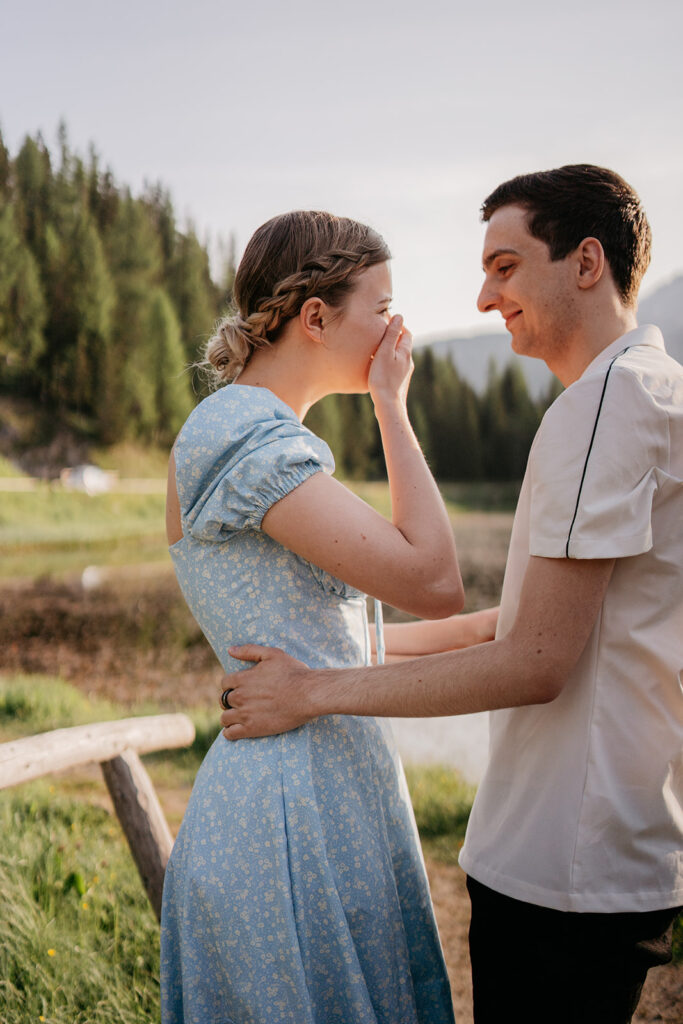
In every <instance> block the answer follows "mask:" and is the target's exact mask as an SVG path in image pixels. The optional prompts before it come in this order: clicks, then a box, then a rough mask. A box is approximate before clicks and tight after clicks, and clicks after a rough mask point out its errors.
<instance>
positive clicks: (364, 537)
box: [262, 318, 463, 618]
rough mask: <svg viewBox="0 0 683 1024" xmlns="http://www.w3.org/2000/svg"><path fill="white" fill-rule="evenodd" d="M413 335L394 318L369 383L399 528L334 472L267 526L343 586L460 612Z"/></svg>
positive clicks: (425, 611) (306, 486) (440, 611)
mask: <svg viewBox="0 0 683 1024" xmlns="http://www.w3.org/2000/svg"><path fill="white" fill-rule="evenodd" d="M411 347H412V337H411V335H410V333H409V332H408V331H404V330H402V325H401V321H400V319H399V318H394V319H393V320H392V321H391V322H390V324H389V326H388V327H387V330H386V332H385V334H384V337H383V339H382V341H381V343H380V345H379V348H378V349H377V351H376V353H375V356H374V359H373V362H372V367H371V370H370V376H369V386H370V394H371V396H372V399H373V402H374V405H375V413H376V415H377V420H378V422H379V426H380V431H381V435H382V443H383V446H384V453H385V458H386V463H387V473H388V477H389V488H390V492H391V505H392V516H391V522H389V521H388V520H387V519H384V517H383V516H381V515H379V513H377V512H375V510H374V509H372V508H371V507H370V506H369V505H367V504H366V503H365V502H364V501H362V500H361V499H360V498H358V497H357V496H356V495H354V494H353V493H352V492H351V491H349V490H348V489H347V488H346V487H344V486H343V485H342V484H340V483H339V482H338V481H337V480H335V479H334V478H332V477H330V476H328V475H327V474H325V473H316V474H315V475H314V476H312V477H310V478H309V479H308V480H306V481H305V482H304V483H303V484H301V485H300V486H299V487H297V488H295V489H294V490H293V491H291V492H290V493H289V494H288V495H286V496H285V497H284V498H282V499H281V500H280V501H278V502H277V503H276V504H275V505H273V506H272V507H271V508H270V509H269V510H268V512H267V513H266V515H265V516H264V518H263V522H262V529H263V530H264V532H265V533H267V534H269V535H270V536H271V537H273V538H274V540H276V541H278V542H279V543H280V544H282V545H284V547H286V548H289V549H290V550H291V551H294V552H296V554H298V555H301V556H302V557H303V558H306V559H307V560H308V561H310V562H313V564H314V565H317V566H320V568H322V569H325V570H327V571H328V572H331V573H333V574H334V575H335V576H338V577H339V578H340V579H342V580H344V581H345V582H346V583H349V584H350V585H351V586H354V587H357V588H358V589H360V590H363V591H365V592H366V593H369V594H372V595H373V596H375V597H378V598H380V600H382V601H386V602H387V603H388V604H392V605H393V606H394V607H395V608H401V609H403V610H405V611H409V612H412V613H413V614H415V615H421V616H426V617H428V618H440V617H442V616H445V615H450V614H452V613H454V612H457V611H459V610H460V609H461V608H462V604H463V588H462V581H461V578H460V570H459V568H458V562H457V557H456V552H455V542H454V539H453V531H452V529H451V525H450V522H449V519H448V513H447V512H446V508H445V506H444V504H443V501H442V499H441V495H440V494H439V491H438V488H437V486H436V483H435V482H434V479H433V477H432V475H431V473H430V471H429V468H428V466H427V464H426V462H425V460H424V456H423V455H422V451H421V450H420V446H419V444H418V442H417V439H416V437H415V434H414V433H413V430H412V428H411V426H410V422H409V420H408V414H407V410H406V396H407V391H408V382H409V380H410V376H411V373H412V358H411Z"/></svg>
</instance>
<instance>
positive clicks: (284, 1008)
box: [162, 212, 463, 1024]
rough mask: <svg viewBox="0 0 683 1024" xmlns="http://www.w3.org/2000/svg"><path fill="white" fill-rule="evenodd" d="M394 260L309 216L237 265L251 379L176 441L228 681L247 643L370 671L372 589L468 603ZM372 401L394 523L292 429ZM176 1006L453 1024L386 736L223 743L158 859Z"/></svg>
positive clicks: (346, 726)
mask: <svg viewBox="0 0 683 1024" xmlns="http://www.w3.org/2000/svg"><path fill="white" fill-rule="evenodd" d="M388 260H389V251H388V249H387V247H386V245H385V243H384V242H383V240H382V239H381V238H380V237H379V236H378V235H377V234H376V233H375V232H374V231H372V230H371V229H370V228H368V227H365V226H364V225H361V224H357V223H356V222H354V221H350V220H346V219H343V218H337V217H333V216H331V215H329V214H326V213H309V212H296V213H291V214H286V215H284V216H281V217H276V218H274V219H273V220H271V221H269V222H268V223H266V224H264V225H263V226H262V227H261V228H259V230H258V231H257V232H256V233H255V235H254V236H253V238H252V239H251V241H250V242H249V245H248V246H247V249H246V252H245V254H244V258H243V259H242V261H241V263H240V267H239V270H238V272H237V277H236V281H235V299H236V305H237V310H238V312H237V313H236V314H235V315H234V316H231V317H228V318H227V319H226V320H224V321H223V322H222V324H221V325H220V328H219V330H218V332H217V334H216V336H215V337H214V338H213V339H212V340H211V341H210V342H209V345H208V347H207V356H208V359H209V360H210V362H211V364H212V365H213V366H214V367H215V369H216V370H217V372H218V374H219V376H220V377H221V379H222V380H224V381H230V380H233V381H234V380H235V378H238V379H237V382H236V383H232V384H231V385H230V386H229V387H227V388H223V389H221V390H219V391H217V392H216V393H214V394H213V395H211V396H210V397H209V398H207V399H205V400H204V401H203V402H202V403H200V405H199V406H198V407H197V409H195V411H194V412H193V413H192V414H191V416H190V417H189V419H188V421H187V423H186V424H185V426H184V427H183V429H182V431H181V432H180V435H179V437H178V440H177V441H176V444H175V447H174V452H173V454H172V457H171V462H170V467H169V499H168V508H167V527H168V535H169V543H170V544H171V554H172V558H173V562H174V565H175V569H176V573H177V576H178V580H179V582H180V585H181V588H182V590H183V593H184V595H185V597H186V599H187V602H188V604H189V606H190V608H191V610H192V612H193V614H194V615H195V617H196V619H197V621H198V622H199V624H200V626H201V627H202V630H203V631H204V633H205V634H206V636H207V637H208V639H209V641H210V642H211V644H212V646H213V648H214V650H215V651H216V654H217V655H218V657H219V659H220V661H221V663H222V665H223V667H224V669H225V670H226V672H231V671H237V670H238V669H240V668H242V667H245V666H244V663H242V662H236V661H234V660H233V659H231V658H230V656H229V654H228V652H227V649H228V647H229V646H230V645H231V644H234V643H249V642H254V643H262V644H271V645H272V644H274V645H278V646H281V647H283V648H284V649H286V650H287V651H288V652H289V653H291V654H293V655H295V656H296V657H298V658H300V659H301V660H303V661H305V662H307V663H308V664H311V665H317V666H328V665H340V666H341V665H354V664H360V663H365V662H367V661H368V660H369V658H370V635H369V629H368V624H367V617H366V610H365V593H367V592H369V593H372V594H373V595H375V596H376V597H378V598H380V599H382V600H385V601H388V602H389V603H391V604H392V605H395V606H397V607H399V608H404V609H406V610H408V611H410V612H413V613H415V614H417V615H422V616H431V617H434V618H439V617H445V616H448V615H450V614H452V613H454V612H457V611H459V610H460V608H461V607H462V600H463V596H462V584H461V581H460V574H459V570H458V565H457V560H456V554H455V547H454V542H453V535H452V530H451V528H450V524H449V521H448V516H447V513H446V511H445V508H444V506H443V503H442V501H441V498H440V496H439V493H438V490H437V488H436V485H435V483H434V481H433V479H432V477H431V475H430V473H429V470H428V468H427V466H426V464H425V461H424V459H423V457H422V454H421V452H420V448H419V446H418V444H417V441H416V440H415V437H414V434H413V432H412V430H411V427H410V424H409V422H408V417H407V413H406V393H407V387H408V381H409V378H410V374H411V371H412V361H411V354H410V353H411V336H410V334H409V332H408V331H407V330H405V329H404V328H403V326H402V322H401V319H400V318H399V317H394V318H390V316H389V304H390V301H391V276H390V271H389V264H388ZM368 390H369V391H370V394H371V396H372V399H373V402H374V406H375V412H376V415H377V419H378V422H379V426H380V430H381V435H382V443H383V446H384V452H385V457H386V463H387V472H388V477H389V485H390V489H391V499H392V521H391V522H389V521H387V520H385V519H384V518H383V517H381V516H380V515H378V514H377V513H376V512H374V511H373V509H371V508H370V507H369V506H367V505H366V504H365V503H364V502H362V501H360V500H359V499H358V498H357V497H355V496H354V495H353V494H352V493H351V492H350V491H349V490H347V489H346V488H345V487H343V486H342V485H341V484H340V483H338V482H337V481H336V480H334V478H333V477H332V476H331V472H332V470H333V460H332V456H331V453H330V451H329V449H328V447H327V446H326V445H325V444H324V442H322V441H321V440H320V439H319V438H317V437H316V436H315V435H313V434H312V433H311V432H310V431H309V430H307V429H306V427H304V426H303V425H302V422H301V421H302V420H303V418H304V416H305V415H306V412H307V411H308V409H309V408H310V406H311V405H313V403H314V402H316V401H318V400H319V399H320V398H322V397H323V396H324V395H327V394H331V393H333V392H347V393H348V392H367V391H368ZM453 631H454V633H455V632H457V629H456V627H453ZM456 642H457V641H456ZM162 1005H163V1020H164V1022H165V1024H172V1022H173V1024H176V1022H181V1021H182V1022H184V1024H190V1022H197V1024H210V1022H216V1024H218V1022H221V1024H224V1022H225V1024H227V1022H234V1024H247V1022H259V1024H278V1022H280V1021H291V1022H294V1024H307V1022H310V1024H313V1022H316V1024H331V1022H335V1021H338V1022H340V1024H379V1022H382V1024H398V1022H401V1024H411V1022H420V1024H441V1022H450V1021H452V1020H453V1016H452V1007H451V1000H450V991H449V985H448V979H447V976H446V972H445V967H444V963H443V957H442V954H441V949H440V946H439V940H438V935H437V931H436V927H435V922H434V918H433V912H432V907H431V903H430V898H429V891H428V887H427V881H426V877H425V873H424V867H423V863H422V859H421V854H420V849H419V844H418V840H417V836H416V831H415V825H414V820H413V816H412V811H411V807H410V802H409V798H408V793H407V790H406V786H405V780H404V777H403V773H402V769H401V766H400V762H399V760H398V757H397V755H396V752H395V749H394V744H393V740H392V737H391V733H390V727H389V726H388V725H387V724H385V723H382V722H379V721H375V720H372V719H362V718H341V717H330V718H323V719H320V720H318V721H316V722H313V723H311V724H310V725H307V726H305V727H303V728H301V729H298V730H295V731H294V732H291V733H288V734H286V735H282V736H274V737H267V738H264V739H259V740H249V741H245V742H243V743H237V744H231V743H228V742H227V741H226V740H225V739H224V738H223V736H222V735H220V734H219V736H218V737H217V739H216V741H215V743H214V745H213V746H212V748H211V750H210V751H209V753H208V754H207V757H206V759H205V761H204V763H203V765H202V767H201V768H200V770H199V773H198V775H197V779H196V782H195V786H194V789H193V792H192V796H191V799H190V802H189V805H188V808H187V812H186V815H185V818H184V821H183V824H182V827H181V829H180V833H179V835H178V839H177V841H176V844H175V847H174V850H173V854H172V857H171V860H170V862H169V865H168V869H167V874H166V883H165V888H164V905H163V917H162Z"/></svg>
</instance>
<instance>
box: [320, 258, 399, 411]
mask: <svg viewBox="0 0 683 1024" xmlns="http://www.w3.org/2000/svg"><path fill="white" fill-rule="evenodd" d="M390 305H391V270H390V268H389V264H388V262H387V263H376V264H375V265H374V266H373V267H368V269H367V270H363V271H361V273H360V274H359V275H358V277H357V279H356V283H355V286H354V288H353V290H352V292H351V294H350V295H349V297H348V299H347V300H346V304H345V306H344V308H343V310H342V312H341V313H340V314H339V315H338V316H334V317H333V318H332V319H331V320H330V322H329V324H325V325H324V344H325V348H326V349H327V350H328V352H329V353H330V354H331V355H332V357H333V361H334V371H335V390H336V391H339V392H344V393H350V392H351V393H359V392H365V391H367V390H368V373H369V372H370V362H371V360H372V357H373V355H374V354H375V352H376V351H377V346H378V345H379V343H380V341H381V340H382V337H383V335H384V332H385V330H386V327H387V324H388V323H389V320H390V319H391V314H390V313H389V307H390Z"/></svg>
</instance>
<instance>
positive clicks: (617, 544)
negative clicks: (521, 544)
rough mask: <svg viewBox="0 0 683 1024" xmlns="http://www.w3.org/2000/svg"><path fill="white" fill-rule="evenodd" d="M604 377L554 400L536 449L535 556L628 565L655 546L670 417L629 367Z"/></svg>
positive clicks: (583, 382) (592, 378) (531, 468)
mask: <svg viewBox="0 0 683 1024" xmlns="http://www.w3.org/2000/svg"><path fill="white" fill-rule="evenodd" d="M600 371H601V372H599V373H595V372H593V373H591V374H590V376H589V377H588V378H587V379H585V380H584V379H583V378H580V379H579V380H578V381H576V382H575V383H574V384H572V385H571V386H570V387H569V388H567V390H566V391H565V392H564V393H563V394H562V395H560V396H559V398H558V399H556V401H555V403H554V404H553V405H552V406H551V407H550V409H549V410H548V412H547V413H546V415H545V417H544V419H543V422H542V424H541V427H540V428H539V432H538V434H537V436H536V439H535V441H534V444H533V446H532V449H531V452H530V455H529V467H528V472H529V474H530V478H531V489H530V491H531V493H530V525H529V551H530V554H532V555H540V556H544V557H547V558H623V557H628V556H630V555H639V554H642V553H643V552H645V551H648V550H649V549H650V548H651V547H652V526H651V516H652V504H653V500H654V496H655V493H656V491H657V486H658V477H659V469H660V468H661V467H662V466H666V465H667V462H668V430H667V424H666V417H665V415H664V414H663V413H662V411H661V410H660V409H658V407H657V404H656V403H655V402H654V401H653V399H652V396H651V395H650V394H649V393H648V391H647V390H646V388H645V387H644V386H643V384H642V381H640V380H639V379H638V376H637V375H636V374H634V373H632V372H631V371H630V370H629V368H628V367H621V366H620V365H619V363H616V362H615V363H614V365H613V366H612V368H611V372H610V373H609V376H607V372H608V367H607V366H604V365H603V366H602V367H600Z"/></svg>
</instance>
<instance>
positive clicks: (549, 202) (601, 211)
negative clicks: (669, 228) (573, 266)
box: [481, 164, 652, 306]
mask: <svg viewBox="0 0 683 1024" xmlns="http://www.w3.org/2000/svg"><path fill="white" fill-rule="evenodd" d="M511 205H515V206H522V207H524V208H525V209H526V210H527V211H528V217H527V227H528V229H529V231H530V233H531V234H532V235H533V236H534V238H538V239H539V240H540V241H541V242H545V244H546V245H547V246H548V249H549V250H550V258H551V260H561V259H564V257H565V256H568V255H569V253H570V252H573V251H574V249H576V248H578V246H579V245H580V244H581V242H582V241H583V239H584V238H597V239H598V241H599V242H601V244H602V247H603V249H604V251H605V258H606V260H607V262H608V264H609V267H610V270H611V272H612V277H613V278H614V283H615V284H616V286H617V289H618V291H619V295H620V296H621V300H622V302H623V303H624V305H625V306H632V305H634V303H635V300H636V296H637V294H638V289H639V287H640V282H641V281H642V279H643V274H644V273H645V271H646V270H647V268H648V266H649V263H650V246H651V242H652V234H651V232H650V225H649V224H648V222H647V217H646V216H645V211H644V210H643V208H642V206H641V205H640V199H639V198H638V196H637V195H636V193H635V192H634V190H633V189H632V188H631V186H630V185H629V184H628V183H627V182H625V181H624V179H623V178H620V177H619V175H618V174H615V173H614V171H610V170H607V169H606V168H605V167H595V166H594V165H593V164H569V165H567V166H566V167H558V168H557V169H556V170H554V171H539V172H538V173H536V174H520V175H519V177H517V178H511V179H510V181H506V182H504V183H503V184H502V185H499V186H498V188H497V189H495V190H494V191H493V192H492V193H491V195H490V196H488V198H486V199H485V200H484V202H483V204H482V207H481V216H482V220H484V221H488V220H490V218H491V217H492V216H493V214H494V213H495V212H496V210H499V209H500V208H501V207H502V206H511Z"/></svg>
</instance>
